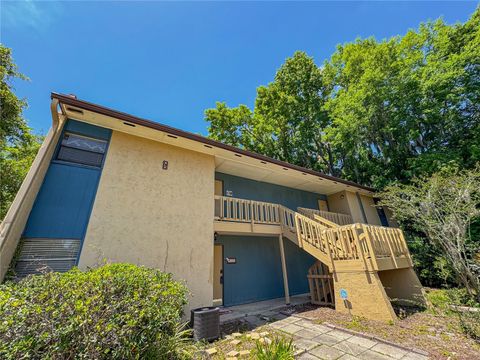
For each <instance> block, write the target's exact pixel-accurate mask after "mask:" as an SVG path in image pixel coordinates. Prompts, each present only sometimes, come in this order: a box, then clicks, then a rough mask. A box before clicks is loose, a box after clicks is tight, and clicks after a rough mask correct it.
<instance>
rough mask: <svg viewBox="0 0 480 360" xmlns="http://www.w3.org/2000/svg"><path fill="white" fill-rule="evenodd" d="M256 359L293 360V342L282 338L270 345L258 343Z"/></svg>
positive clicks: (255, 352)
mask: <svg viewBox="0 0 480 360" xmlns="http://www.w3.org/2000/svg"><path fill="white" fill-rule="evenodd" d="M254 358H255V359H257V360H293V359H294V348H293V342H292V340H287V339H284V338H281V337H276V338H275V339H273V341H272V342H271V343H269V344H267V343H260V342H258V341H257V343H256V347H255V349H254Z"/></svg>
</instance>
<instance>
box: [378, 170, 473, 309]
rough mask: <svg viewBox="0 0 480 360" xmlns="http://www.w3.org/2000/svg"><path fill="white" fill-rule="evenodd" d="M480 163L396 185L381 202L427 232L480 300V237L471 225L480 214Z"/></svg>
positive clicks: (399, 216) (418, 229)
mask: <svg viewBox="0 0 480 360" xmlns="http://www.w3.org/2000/svg"><path fill="white" fill-rule="evenodd" d="M479 184H480V165H479V166H477V167H476V168H474V169H471V170H463V171H457V170H454V171H452V170H450V169H444V170H442V171H440V172H438V173H435V174H434V175H432V176H431V177H429V178H427V177H422V178H415V179H413V180H412V182H411V184H408V185H406V184H399V183H397V184H392V185H389V186H388V187H387V188H386V189H385V191H384V192H382V193H381V194H380V197H381V199H382V200H381V203H380V205H383V206H388V207H389V208H390V209H394V210H395V212H394V214H395V215H394V216H395V219H396V220H398V221H399V222H400V223H402V224H407V225H409V226H411V227H413V228H414V229H415V230H416V231H418V232H420V233H423V234H424V235H425V237H426V238H427V239H428V240H429V241H430V242H431V243H432V244H433V245H434V246H436V247H437V248H439V249H441V251H442V253H443V254H444V256H445V258H446V259H447V261H448V262H449V265H450V266H451V268H452V269H453V270H454V272H455V275H456V277H457V279H458V280H459V282H460V283H461V284H462V285H463V286H465V288H466V289H467V290H468V292H469V293H470V294H471V295H476V297H477V300H480V278H479V275H480V273H479V272H478V269H479V268H480V264H479V263H478V262H477V260H476V259H475V256H476V254H477V253H478V252H479V250H480V239H472V238H471V236H470V235H471V234H470V228H471V224H472V222H473V221H474V220H476V219H477V220H478V217H479V216H480V185H479Z"/></svg>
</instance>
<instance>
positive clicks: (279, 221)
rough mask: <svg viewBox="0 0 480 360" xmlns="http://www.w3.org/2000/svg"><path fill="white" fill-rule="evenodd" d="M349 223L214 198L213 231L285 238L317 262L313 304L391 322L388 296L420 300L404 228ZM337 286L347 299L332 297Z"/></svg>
mask: <svg viewBox="0 0 480 360" xmlns="http://www.w3.org/2000/svg"><path fill="white" fill-rule="evenodd" d="M322 215H323V216H322ZM333 220H336V221H339V222H341V223H343V225H341V224H338V223H336V222H335V221H333ZM350 221H352V220H351V217H350V216H349V215H344V214H336V213H329V212H321V211H319V210H314V209H306V208H298V209H297V211H293V210H291V209H288V208H286V207H284V206H282V205H279V204H272V203H267V202H261V201H253V200H245V199H236V198H231V197H224V196H215V221H214V229H215V231H218V232H219V233H222V234H237V235H240V234H256V235H266V236H279V237H285V238H287V239H288V240H290V241H292V242H293V243H295V244H296V245H297V246H298V247H300V248H301V249H303V250H304V251H306V252H307V253H309V254H310V255H312V256H313V257H315V258H316V259H317V260H318V261H317V262H316V263H315V264H313V265H312V267H311V268H310V269H309V272H308V274H307V278H308V280H309V284H310V292H311V301H312V302H313V303H315V304H320V305H334V306H335V309H336V310H338V311H344V312H349V313H351V314H357V315H360V316H366V317H370V318H374V319H384V320H393V319H394V318H395V313H394V311H393V308H392V305H391V303H390V297H394V296H397V295H400V296H401V297H403V298H404V299H407V300H408V301H410V300H414V301H418V302H419V303H422V301H423V302H424V296H423V292H422V289H421V284H420V282H419V281H418V278H417V276H416V275H415V272H414V271H413V264H412V260H411V257H410V253H409V251H408V247H407V243H406V241H405V238H404V236H403V232H402V230H400V229H398V228H390V227H383V226H376V225H368V224H360V223H349V222H350ZM390 270H396V271H395V272H394V273H392V272H391V271H390ZM384 283H385V284H388V286H384ZM335 288H337V290H338V291H339V290H340V289H344V290H345V289H346V290H348V291H347V292H348V293H349V294H351V295H350V296H351V297H350V298H349V299H348V300H343V299H339V298H338V297H335V293H336V292H337V290H335ZM387 290H388V292H389V294H387Z"/></svg>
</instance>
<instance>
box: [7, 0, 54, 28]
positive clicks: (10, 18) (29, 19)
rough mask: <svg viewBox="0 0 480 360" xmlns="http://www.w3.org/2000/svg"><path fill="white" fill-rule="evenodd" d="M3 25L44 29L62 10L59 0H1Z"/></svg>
mask: <svg viewBox="0 0 480 360" xmlns="http://www.w3.org/2000/svg"><path fill="white" fill-rule="evenodd" d="M0 12H1V22H2V27H5V28H29V29H31V30H42V29H44V28H46V27H48V26H49V25H50V24H51V23H52V22H53V21H54V19H55V18H56V17H57V16H59V15H60V14H61V12H62V5H61V3H59V2H40V1H38V2H36V1H32V0H26V1H0Z"/></svg>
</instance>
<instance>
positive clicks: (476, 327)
mask: <svg viewBox="0 0 480 360" xmlns="http://www.w3.org/2000/svg"><path fill="white" fill-rule="evenodd" d="M457 314H458V319H459V321H460V327H461V328H462V331H463V333H464V334H465V335H467V336H468V337H471V338H472V339H474V340H476V341H477V342H480V312H479V311H475V312H474V311H458V312H457Z"/></svg>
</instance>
